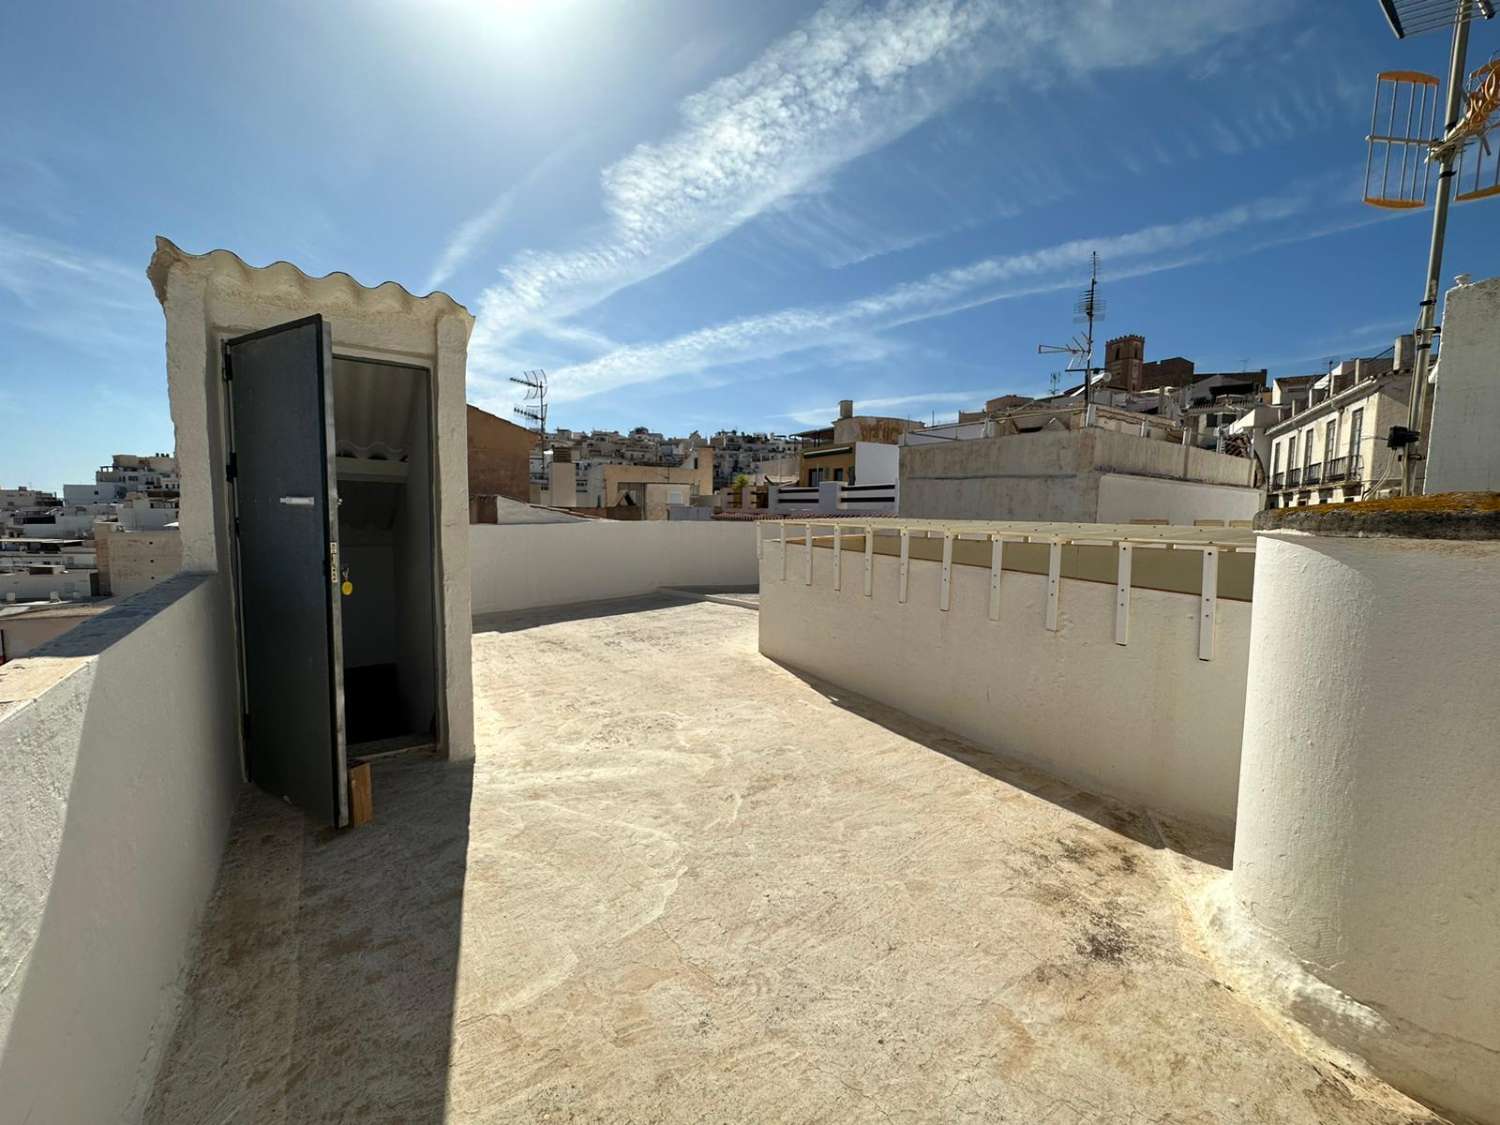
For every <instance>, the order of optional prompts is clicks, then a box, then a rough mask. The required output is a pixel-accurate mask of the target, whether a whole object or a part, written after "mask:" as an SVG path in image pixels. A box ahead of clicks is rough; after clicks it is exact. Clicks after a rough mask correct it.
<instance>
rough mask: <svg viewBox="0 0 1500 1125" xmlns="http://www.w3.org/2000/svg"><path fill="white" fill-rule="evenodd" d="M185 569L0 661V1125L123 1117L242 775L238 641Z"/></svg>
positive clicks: (152, 1046)
mask: <svg viewBox="0 0 1500 1125" xmlns="http://www.w3.org/2000/svg"><path fill="white" fill-rule="evenodd" d="M226 606H227V599H226V598H225V597H224V594H223V590H222V586H221V583H220V580H219V579H218V578H216V577H212V576H201V575H179V576H177V577H175V578H171V579H168V580H167V581H166V582H163V583H162V584H160V585H158V586H157V587H155V588H154V589H152V590H150V591H148V592H147V593H144V594H142V595H140V596H138V597H136V598H132V599H130V600H129V601H127V602H125V603H122V604H121V605H120V606H118V607H116V608H115V609H114V610H112V611H111V612H109V613H107V614H103V615H101V616H99V617H97V618H95V619H93V620H92V621H90V622H87V623H85V624H83V625H80V626H79V627H78V628H77V629H74V630H73V631H71V632H70V633H68V634H66V635H64V636H62V637H59V638H57V639H56V640H54V641H52V642H50V643H49V644H48V645H46V646H43V647H42V648H41V649H38V650H37V651H36V652H35V653H33V654H32V655H31V656H29V657H27V658H25V659H22V660H17V661H14V662H12V663H10V664H7V665H6V666H5V667H4V668H0V1122H5V1123H6V1125H9V1123H11V1122H21V1121H27V1122H42V1121H59V1122H61V1121H79V1122H82V1121H133V1120H138V1119H139V1117H140V1114H141V1112H142V1110H143V1109H144V1104H145V1098H146V1096H147V1095H148V1094H149V1091H150V1084H151V1082H152V1080H153V1078H154V1076H155V1071H156V1067H157V1065H158V1061H159V1059H160V1055H161V1052H162V1050H163V1049H164V1047H165V1046H166V1043H167V1042H168V1040H169V1039H170V1037H171V1034H172V1031H173V1028H174V1026H175V1023H176V1019H177V1013H178V1005H179V1002H180V998H181V990H182V986H183V984H184V974H185V972H186V970H187V967H188V959H189V953H190V947H191V943H192V938H193V934H194V932H195V929H196V926H197V924H198V921H199V919H200V917H201V914H202V911H203V908H204V906H205V904H206V903H207V901H208V898H209V895H210V894H211V893H212V891H213V887H214V881H215V879H216V877H217V874H218V869H219V860H220V857H221V855H222V852H223V845H224V840H225V838H226V835H227V832H228V827H229V818H230V812H231V809H232V807H233V804H234V799H235V795H236V792H237V790H238V787H239V783H240V766H239V753H238V742H237V734H236V714H237V710H238V709H237V707H236V705H235V699H236V694H235V663H234V653H233V649H232V636H233V634H232V633H231V631H230V628H229V622H228V621H227V620H225V607H226Z"/></svg>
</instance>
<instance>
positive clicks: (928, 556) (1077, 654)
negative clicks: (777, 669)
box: [760, 521, 1253, 832]
mask: <svg viewBox="0 0 1500 1125" xmlns="http://www.w3.org/2000/svg"><path fill="white" fill-rule="evenodd" d="M888 522H889V523H891V524H899V523H901V522H902V521H888ZM914 522H916V521H914ZM976 526H978V525H976ZM993 526H994V527H998V528H1005V527H1007V526H1008V525H1003V524H1001V525H993ZM1009 526H1010V527H1011V528H1012V529H1016V528H1019V527H1020V526H1021V525H1009ZM1057 526H1058V527H1061V526H1062V525H1057ZM786 530H787V534H788V537H789V538H788V541H787V546H786V548H785V550H784V551H783V547H782V544H781V541H780V538H779V531H780V529H779V528H778V529H770V528H767V529H766V532H767V534H766V536H765V540H764V542H763V544H762V561H761V612H760V649H761V652H762V653H763V654H765V655H766V656H768V657H770V658H772V659H773V660H777V661H779V662H781V663H783V664H786V665H788V666H789V667H792V668H794V669H797V670H800V671H804V672H807V673H810V674H812V675H814V676H816V677H818V678H820V679H822V680H825V681H827V682H828V683H830V684H834V685H837V686H839V687H843V688H846V689H848V690H851V691H854V692H858V693H859V694H861V695H864V696H867V697H869V698H871V699H874V700H877V701H879V702H881V703H885V704H888V705H890V706H892V707H895V708H897V709H899V710H901V711H904V712H906V713H908V714H911V715H915V716H917V717H919V718H923V719H927V720H929V721H931V722H934V723H937V724H938V725H940V726H943V727H946V728H947V729H949V730H951V731H953V732H955V733H956V734H959V735H962V736H963V737H965V738H967V739H969V740H971V741H973V742H975V743H977V744H978V745H980V746H982V747H985V748H987V749H990V750H993V751H995V752H997V753H1000V754H1003V755H1005V756H1007V757H1010V758H1013V759H1016V760H1018V761H1021V762H1025V763H1027V764H1030V765H1033V766H1036V767H1038V768H1040V769H1042V770H1044V771H1046V772H1048V773H1051V774H1053V775H1054V776H1057V777H1060V778H1063V779H1065V780H1067V781H1070V782H1072V783H1074V784H1076V785H1078V786H1080V787H1082V788H1084V789H1087V790H1090V791H1092V792H1096V793H1101V794H1106V795H1110V796H1113V797H1117V798H1121V799H1123V800H1125V801H1128V802H1131V803H1135V804H1138V805H1142V806H1145V807H1147V808H1150V809H1154V810H1158V811H1160V812H1163V813H1165V814H1167V815H1169V816H1171V817H1175V818H1178V819H1181V820H1185V821H1190V822H1193V823H1196V824H1199V825H1202V826H1205V827H1208V828H1211V829H1214V830H1217V831H1219V832H1229V831H1231V830H1232V828H1233V823H1234V815H1235V802H1236V790H1237V785H1238V778H1239V760H1240V731H1241V726H1242V722H1243V717H1244V700H1245V674H1246V661H1247V654H1248V650H1249V629H1250V606H1249V604H1248V602H1247V601H1245V600H1236V599H1232V598H1228V597H1222V596H1215V597H1213V598H1211V599H1207V600H1205V598H1204V597H1203V596H1202V589H1201V583H1200V581H1199V579H1200V576H1201V575H1202V573H1203V567H1204V564H1203V557H1204V556H1203V553H1202V552H1201V551H1199V550H1197V549H1194V548H1192V547H1184V548H1181V549H1176V548H1167V547H1165V546H1159V545H1158V546H1151V545H1146V544H1141V545H1137V546H1134V547H1132V549H1131V552H1130V554H1131V555H1132V556H1133V558H1134V560H1135V561H1134V571H1135V574H1136V576H1137V578H1139V579H1144V580H1145V581H1149V582H1153V583H1155V584H1156V585H1157V586H1166V587H1170V588H1166V589H1162V588H1148V587H1147V586H1145V585H1143V584H1142V583H1141V582H1139V581H1137V582H1134V583H1127V586H1128V587H1129V588H1128V592H1127V593H1126V594H1125V605H1124V607H1123V610H1122V607H1121V604H1120V603H1121V593H1120V590H1119V587H1118V585H1117V580H1118V578H1119V577H1120V570H1119V566H1118V560H1119V559H1120V558H1121V553H1120V548H1119V543H1120V537H1121V536H1126V535H1130V534H1133V533H1139V534H1141V535H1142V536H1145V535H1147V534H1148V533H1153V532H1154V533H1161V535H1162V538H1167V537H1168V533H1171V532H1173V531H1176V532H1180V533H1182V534H1183V535H1184V536H1189V535H1191V534H1192V533H1193V532H1194V529H1192V528H1185V529H1170V528H1138V529H1133V531H1132V529H1124V528H1103V527H1100V528H1097V529H1094V530H1092V531H1091V530H1090V529H1089V528H1088V527H1086V526H1084V525H1073V531H1072V534H1073V535H1074V536H1076V537H1078V538H1083V539H1089V538H1092V539H1093V540H1095V542H1094V543H1092V544H1089V545H1081V544H1075V543H1073V542H1072V541H1069V542H1067V543H1059V545H1058V551H1057V560H1058V562H1057V566H1058V570H1057V578H1056V581H1055V585H1054V582H1053V578H1052V576H1051V573H1050V569H1051V557H1052V549H1051V545H1050V543H1049V542H1048V541H1047V539H1048V536H1047V535H1046V534H1041V535H1038V536H1035V537H1033V538H1032V541H1031V542H1021V541H1015V542H1010V543H1007V544H1006V545H1005V546H1004V547H1003V548H1002V552H1003V553H1002V565H1001V569H1000V571H999V582H998V585H996V584H994V582H993V578H994V573H995V572H994V571H992V569H991V565H990V562H991V560H992V554H993V548H992V545H991V543H990V542H988V541H983V542H976V541H973V540H969V539H957V540H956V541H955V542H954V543H953V544H952V545H951V549H952V553H953V555H954V558H955V560H959V559H962V560H965V561H954V562H953V563H952V564H951V565H950V566H948V567H946V568H945V566H944V564H943V562H942V561H941V557H940V556H939V554H938V552H940V551H941V550H943V549H944V547H943V544H942V543H941V541H936V540H934V539H931V538H928V539H917V538H915V537H913V538H911V539H910V540H909V542H908V551H909V558H908V561H907V562H906V563H905V568H906V571H907V573H906V583H905V584H906V590H905V595H904V597H903V594H902V588H901V587H902V570H903V563H902V560H901V558H900V556H899V554H898V553H895V551H896V548H895V547H894V545H893V544H894V542H895V541H896V536H893V535H890V534H886V535H877V536H876V539H875V544H876V545H877V547H878V549H872V552H871V554H870V556H869V558H868V564H869V567H870V572H871V573H870V577H869V583H868V592H867V585H866V580H865V568H866V555H865V553H864V541H865V540H864V536H863V535H862V534H860V532H861V529H860V527H859V526H858V525H855V524H853V523H851V524H850V525H849V526H848V527H847V528H846V529H841V530H840V550H839V552H838V555H839V563H838V570H839V574H838V579H837V582H836V581H835V575H834V567H835V563H834V556H835V552H834V550H833V549H832V546H831V535H832V530H831V528H830V527H829V526H828V525H827V524H826V523H825V524H824V525H822V526H821V527H818V526H816V525H815V534H816V542H817V543H818V546H817V547H816V548H815V549H814V550H812V551H811V552H809V551H808V550H807V548H806V546H805V545H804V542H803V539H802V535H803V529H802V525H801V524H798V523H792V524H790V525H789V526H788V527H787V529H786ZM889 530H890V529H889V528H888V529H887V531H889ZM981 530H984V531H987V530H989V529H988V527H986V528H983V529H981ZM1012 533H1014V534H1016V535H1020V534H1021V532H1020V531H1017V530H1013V532H1012ZM1225 535H1226V537H1231V538H1236V540H1237V542H1239V543H1240V544H1242V547H1243V550H1242V551H1241V553H1239V555H1238V557H1236V558H1234V559H1233V560H1231V559H1230V558H1229V557H1227V555H1228V554H1232V553H1234V552H1235V548H1233V547H1229V548H1224V550H1225V551H1226V554H1225V556H1223V557H1222V563H1223V565H1224V567H1225V573H1226V574H1228V575H1230V576H1231V577H1232V579H1233V581H1226V582H1225V583H1224V585H1225V586H1226V587H1233V588H1234V589H1236V590H1238V591H1239V592H1240V598H1245V597H1247V596H1248V588H1249V581H1248V580H1249V574H1250V571H1251V568H1252V566H1253V559H1252V558H1251V557H1250V556H1249V554H1248V549H1249V548H1250V547H1251V542H1250V536H1249V533H1248V532H1239V531H1233V530H1231V529H1225ZM1203 538H1204V540H1206V539H1207V536H1206V535H1205V536H1203ZM809 556H810V557H809ZM919 556H925V557H919ZM1220 562H1221V559H1220V558H1216V557H1213V556H1210V569H1212V570H1214V571H1215V575H1216V577H1217V574H1218V570H1219V567H1220ZM1013 567H1019V568H1021V569H1012V568H1013ZM945 570H946V571H947V572H948V583H947V606H948V608H947V609H944V608H943V602H944V572H945ZM1070 573H1072V574H1086V575H1088V576H1089V578H1090V579H1092V580H1086V579H1083V578H1074V577H1068V575H1069V574H1070ZM1126 573H1127V575H1128V573H1129V572H1128V571H1127V572H1126ZM783 574H785V577H783ZM1054 590H1055V592H1056V597H1055V601H1054V598H1053V596H1052V593H1053V591H1054ZM1210 592H1211V593H1212V592H1213V590H1212V580H1211V586H1210ZM992 599H993V600H992ZM1049 605H1051V606H1052V607H1053V609H1052V611H1051V612H1049ZM1205 606H1207V609H1206V610H1205ZM1205 612H1206V613H1207V615H1208V616H1207V621H1206V622H1205ZM1122 640H1123V642H1124V643H1120V642H1121V641H1122ZM1205 657H1207V658H1205Z"/></svg>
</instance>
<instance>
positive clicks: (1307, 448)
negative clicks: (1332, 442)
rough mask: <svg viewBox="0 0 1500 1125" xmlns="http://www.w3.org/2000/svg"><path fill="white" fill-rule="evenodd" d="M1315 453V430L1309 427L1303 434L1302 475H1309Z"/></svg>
mask: <svg viewBox="0 0 1500 1125" xmlns="http://www.w3.org/2000/svg"><path fill="white" fill-rule="evenodd" d="M1312 453H1313V428H1312V427H1311V426H1308V427H1307V429H1306V430H1305V431H1304V432H1303V434H1302V475H1303V476H1304V477H1305V476H1306V475H1307V469H1308V467H1309V466H1310V465H1311V464H1312Z"/></svg>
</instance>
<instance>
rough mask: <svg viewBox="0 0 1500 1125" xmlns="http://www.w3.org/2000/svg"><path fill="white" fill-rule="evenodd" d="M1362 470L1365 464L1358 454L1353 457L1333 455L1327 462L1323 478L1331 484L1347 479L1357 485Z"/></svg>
mask: <svg viewBox="0 0 1500 1125" xmlns="http://www.w3.org/2000/svg"><path fill="white" fill-rule="evenodd" d="M1362 472H1363V464H1362V461H1361V458H1360V457H1359V455H1358V454H1355V455H1354V456H1352V457H1332V458H1330V459H1329V460H1328V462H1327V465H1326V468H1325V471H1324V473H1323V479H1324V481H1326V482H1327V483H1329V484H1333V483H1336V482H1344V481H1347V482H1349V483H1350V484H1352V485H1356V486H1357V485H1358V484H1359V483H1360V474H1361V473H1362Z"/></svg>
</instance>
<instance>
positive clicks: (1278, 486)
mask: <svg viewBox="0 0 1500 1125" xmlns="http://www.w3.org/2000/svg"><path fill="white" fill-rule="evenodd" d="M1285 487H1286V473H1284V472H1282V473H1277V474H1276V475H1275V476H1274V477H1272V478H1271V491H1272V492H1280V491H1281V490H1282V489H1283V488H1285Z"/></svg>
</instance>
